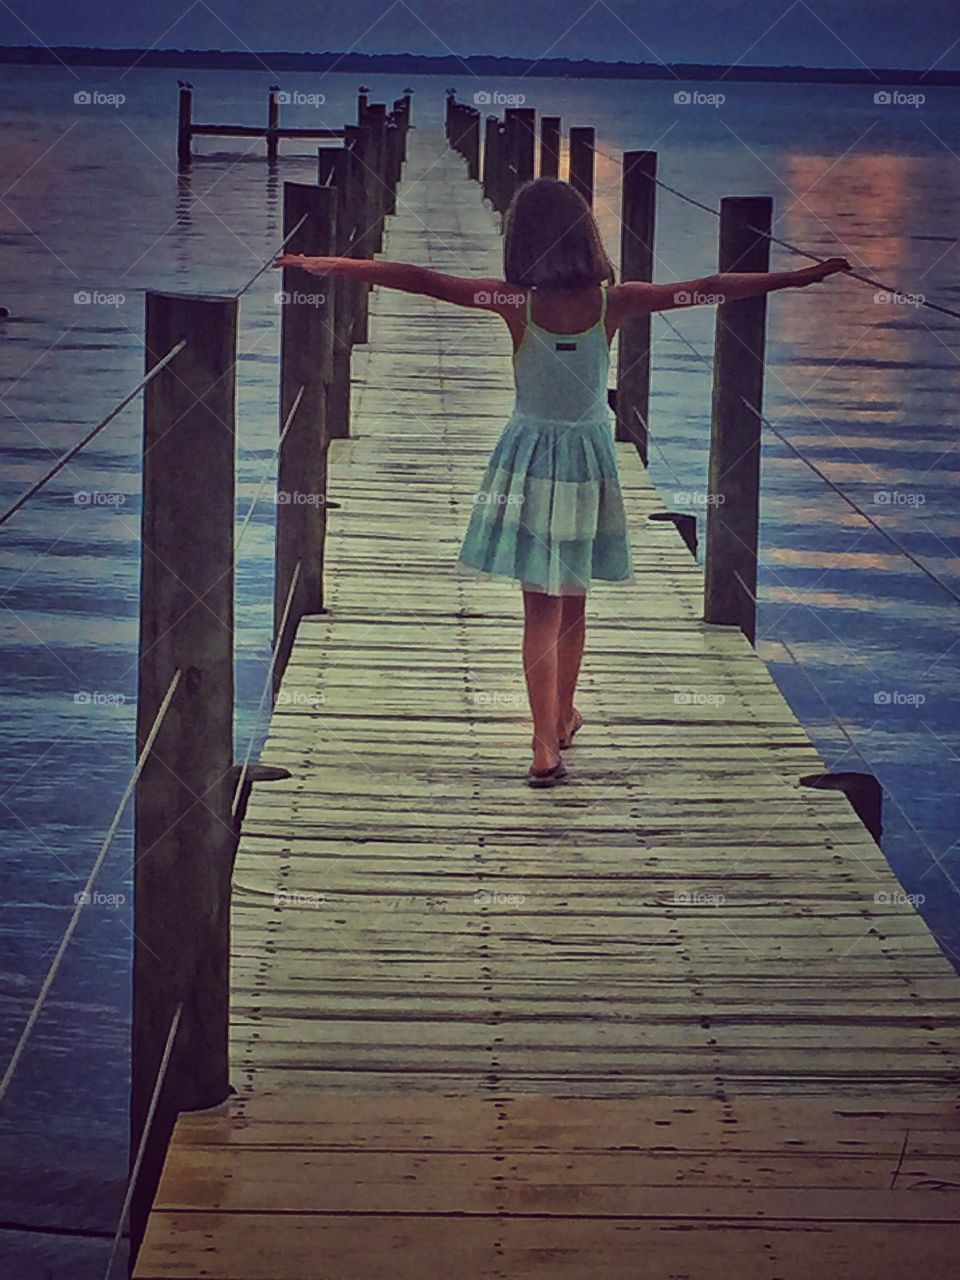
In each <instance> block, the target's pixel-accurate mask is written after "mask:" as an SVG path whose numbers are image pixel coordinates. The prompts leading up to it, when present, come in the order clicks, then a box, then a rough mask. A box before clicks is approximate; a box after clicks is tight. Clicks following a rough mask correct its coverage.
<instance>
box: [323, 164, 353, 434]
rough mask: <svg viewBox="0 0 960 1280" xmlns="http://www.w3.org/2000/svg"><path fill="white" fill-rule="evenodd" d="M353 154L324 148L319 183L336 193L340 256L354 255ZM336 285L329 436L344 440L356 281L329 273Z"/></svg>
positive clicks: (348, 400) (347, 423) (330, 283)
mask: <svg viewBox="0 0 960 1280" xmlns="http://www.w3.org/2000/svg"><path fill="white" fill-rule="evenodd" d="M350 163H351V156H350V153H349V152H348V151H347V150H345V148H343V147H321V148H320V152H319V155H318V161H317V182H318V183H319V185H320V186H321V187H329V189H330V190H332V191H334V192H335V193H336V241H335V249H334V252H335V253H336V254H337V256H338V257H343V258H346V257H350V256H351V252H350V250H351V247H352V244H351V241H352V234H353V214H352V210H351V191H350ZM324 283H326V284H328V285H332V286H333V363H332V369H331V378H330V383H329V385H328V387H327V400H326V410H327V439H328V440H342V439H345V438H346V437H347V436H349V434H350V354H351V350H352V339H351V334H352V330H353V313H354V306H353V303H354V291H353V288H352V286H353V284H354V283H355V281H352V280H347V279H345V278H343V277H341V278H339V279H336V280H335V279H334V277H333V276H330V277H329V278H328V279H327V280H326V281H325V282H324Z"/></svg>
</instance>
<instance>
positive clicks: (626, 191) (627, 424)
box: [616, 151, 657, 466]
mask: <svg viewBox="0 0 960 1280" xmlns="http://www.w3.org/2000/svg"><path fill="white" fill-rule="evenodd" d="M656 176H657V153H656V152H655V151H625V152H624V155H623V182H622V187H621V216H620V279H621V280H647V281H651V280H652V279H653V237H654V229H655V220H656V209H657V187H656V181H655V179H656ZM619 348H620V349H619V354H618V357H617V432H616V434H617V439H618V440H632V441H633V443H634V444H635V445H636V447H637V452H638V453H639V454H640V460H641V462H642V463H643V465H644V466H647V463H648V450H649V440H648V430H649V413H650V316H649V315H644V316H635V317H634V319H633V320H630V321H629V322H628V323H627V324H625V325H624V327H623V328H622V329H621V330H620V343H619Z"/></svg>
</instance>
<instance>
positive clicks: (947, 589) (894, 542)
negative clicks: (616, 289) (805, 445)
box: [660, 312, 960, 604]
mask: <svg viewBox="0 0 960 1280" xmlns="http://www.w3.org/2000/svg"><path fill="white" fill-rule="evenodd" d="M660 316H661V319H662V320H663V321H664V322H665V323H666V324H667V325H668V327H669V328H670V329H671V330H672V331H673V333H675V334H676V336H677V337H678V338H680V340H681V341H682V342H684V343H685V344H686V346H687V347H689V349H690V350H691V351H692V352H693V354H694V355H695V356H696V357H697V359H698V360H700V362H701V363H702V364H704V365H706V367H707V368H708V369H709V368H712V366H711V364H710V361H709V360H708V359H707V357H706V356H705V355H704V354H703V352H702V351H700V350H698V349H697V347H696V346H695V345H694V344H693V343H692V342H691V341H690V339H689V338H688V337H687V336H686V335H685V334H683V333H681V332H680V330H679V329H678V328H677V327H676V325H675V324H673V323H672V322H671V321H670V320H668V319H667V317H666V316H665V315H663V313H662V312H661V313H660ZM740 400H741V402H742V403H743V405H744V406H745V407H746V408H747V409H749V411H750V412H751V413H752V414H753V415H754V416H755V417H756V418H757V420H758V421H759V422H761V423H762V424H763V425H764V426H765V427H767V429H768V430H770V431H771V432H772V433H773V434H774V435H775V436H776V437H777V439H778V440H780V441H781V442H782V443H783V444H785V445H786V446H787V448H788V449H789V450H790V452H791V453H793V454H794V455H795V457H797V458H798V459H799V460H800V461H801V462H802V463H803V464H804V466H806V467H809V468H810V470H811V471H812V472H813V473H814V475H816V476H818V477H819V479H820V480H822V481H823V483H824V484H825V485H826V486H827V487H828V488H829V489H831V490H832V491H833V492H834V493H835V494H836V495H837V496H838V497H839V498H841V499H842V500H843V501H844V502H845V503H846V504H847V506H848V507H850V509H851V510H852V511H855V512H856V514H857V515H858V516H860V518H861V519H862V520H865V521H866V522H867V524H869V525H870V526H871V528H872V529H874V530H875V531H876V532H877V533H879V534H880V536H881V537H882V538H884V539H885V540H886V541H887V542H888V543H889V544H890V545H891V546H892V547H894V548H895V549H896V550H897V551H898V552H899V553H900V554H901V555H902V556H904V557H905V558H906V559H907V560H909V561H910V562H911V564H913V565H915V566H916V568H918V569H919V570H920V572H921V573H923V574H924V575H925V576H926V577H927V578H929V579H930V581H931V582H933V583H934V584H935V585H936V586H938V587H939V588H940V590H941V591H943V592H944V593H945V594H946V595H948V596H949V597H950V598H951V600H953V601H955V602H956V603H957V604H960V592H957V591H955V590H954V588H953V587H951V586H950V584H949V583H948V582H945V581H944V579H943V578H941V577H940V575H939V574H938V573H935V572H934V571H933V569H930V568H929V567H928V566H927V565H925V564H924V562H923V561H922V560H921V559H920V558H919V556H916V555H914V553H913V552H912V551H910V550H909V549H908V548H907V547H905V546H904V545H903V543H902V542H900V540H899V539H898V538H895V537H894V536H893V534H892V533H890V532H888V530H886V529H885V528H884V527H883V525H882V524H880V522H879V521H878V520H876V519H875V517H873V516H872V515H870V514H869V512H867V511H864V509H863V508H862V507H861V506H860V505H859V503H857V502H855V501H854V499H853V498H851V497H850V495H849V494H848V493H845V492H844V490H843V489H841V488H840V486H839V485H838V484H837V483H836V482H835V481H833V480H831V479H830V477H829V476H828V475H827V474H826V473H825V472H824V471H823V470H822V469H821V468H820V467H818V466H817V464H816V463H815V462H812V461H811V460H810V459H809V458H808V457H807V456H806V454H804V453H803V452H802V450H800V449H798V448H797V446H796V445H795V444H794V443H793V442H792V441H791V440H790V439H788V437H787V436H785V435H784V434H783V432H782V431H779V430H778V429H777V428H776V427H775V426H774V424H773V423H772V422H771V421H770V419H769V418H767V417H766V416H765V415H764V414H762V413H761V412H760V410H759V409H757V408H756V407H755V406H754V405H752V404H751V403H750V402H749V401H748V400H747V399H745V397H743V396H741V397H740Z"/></svg>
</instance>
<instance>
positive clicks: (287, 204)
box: [274, 182, 337, 684]
mask: <svg viewBox="0 0 960 1280" xmlns="http://www.w3.org/2000/svg"><path fill="white" fill-rule="evenodd" d="M336 200H337V193H336V192H335V191H334V190H333V188H331V187H315V186H311V185H308V184H306V183H299V182H285V183H284V184H283V231H284V236H287V235H288V234H289V233H290V231H291V230H292V229H293V227H294V226H295V225H296V224H297V222H299V221H300V219H301V218H302V217H303V215H304V214H306V215H307V220H306V222H305V223H304V224H303V226H302V227H300V229H299V231H297V232H296V233H295V235H294V236H293V237H292V238H291V240H290V241H289V244H288V249H287V251H288V252H289V253H303V254H307V255H308V256H310V257H314V256H318V257H326V256H329V255H330V254H332V253H333V252H334V247H335V244H336ZM329 285H330V281H329V280H328V279H325V278H323V277H319V276H312V275H310V274H308V273H307V272H305V271H302V270H301V269H300V268H299V267H284V269H283V285H282V295H281V297H282V302H281V317H280V424H281V428H282V427H283V425H284V424H285V423H286V422H287V419H288V416H289V414H290V410H291V408H292V406H293V404H294V401H295V400H296V397H297V395H298V394H299V393H300V389H301V387H302V388H303V398H302V400H301V402H300V405H299V407H298V409H297V411H296V413H295V414H294V417H293V420H292V422H291V424H290V426H289V428H288V429H287V433H286V438H285V439H284V442H283V444H282V445H281V447H280V457H279V463H278V467H277V537H276V574H275V579H274V640H275V641H276V640H277V638H278V634H279V631H280V624H281V622H282V620H283V617H284V612H285V610H286V609H287V599H288V596H289V593H290V584H291V581H292V579H293V575H294V572H295V571H296V567H297V565H298V564H299V566H300V573H299V578H298V580H297V585H296V589H295V591H294V594H293V599H292V602H291V604H290V606H289V612H288V617H287V622H286V628H285V632H284V635H283V638H282V640H281V642H280V647H279V649H278V653H277V662H276V667H275V677H276V681H277V683H278V684H279V680H280V677H281V675H282V674H283V670H284V667H285V666H286V662H287V658H288V656H289V653H290V646H291V644H292V642H293V637H294V635H295V633H296V627H297V622H298V621H299V619H300V618H302V617H303V615H304V614H306V613H317V612H319V611H320V610H321V609H322V607H323V552H324V539H325V535H326V527H327V522H326V496H327V438H328V437H327V409H326V387H327V385H328V384H329V383H330V382H331V380H332V375H333V350H334V347H333V334H334V326H335V320H334V314H333V303H334V294H333V292H332V291H331V290H330V288H329Z"/></svg>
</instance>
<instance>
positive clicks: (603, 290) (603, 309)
mask: <svg viewBox="0 0 960 1280" xmlns="http://www.w3.org/2000/svg"><path fill="white" fill-rule="evenodd" d="M606 318H607V282H606V280H601V281H600V319H599V320H598V321H597V324H598V325H600V324H603V322H604V320H606Z"/></svg>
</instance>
